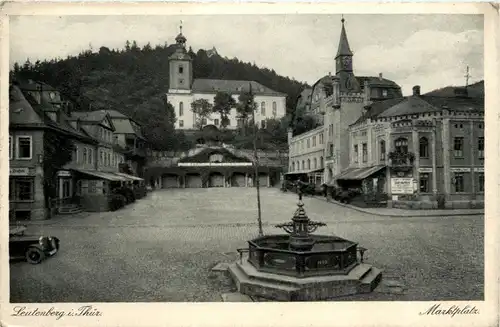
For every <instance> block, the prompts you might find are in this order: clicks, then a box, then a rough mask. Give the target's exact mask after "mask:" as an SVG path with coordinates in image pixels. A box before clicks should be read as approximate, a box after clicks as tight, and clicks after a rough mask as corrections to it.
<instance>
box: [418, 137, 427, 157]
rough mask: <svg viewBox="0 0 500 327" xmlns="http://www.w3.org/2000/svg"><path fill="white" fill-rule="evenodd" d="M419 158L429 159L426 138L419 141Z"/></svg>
mask: <svg viewBox="0 0 500 327" xmlns="http://www.w3.org/2000/svg"><path fill="white" fill-rule="evenodd" d="M419 152H420V153H419V154H420V158H429V140H427V138H426V137H421V138H420V141H419Z"/></svg>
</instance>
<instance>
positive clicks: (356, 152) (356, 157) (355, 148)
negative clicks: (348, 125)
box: [354, 144, 358, 163]
mask: <svg viewBox="0 0 500 327" xmlns="http://www.w3.org/2000/svg"><path fill="white" fill-rule="evenodd" d="M354 163H358V145H357V144H356V145H354Z"/></svg>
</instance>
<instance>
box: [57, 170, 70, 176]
mask: <svg viewBox="0 0 500 327" xmlns="http://www.w3.org/2000/svg"><path fill="white" fill-rule="evenodd" d="M57 176H59V177H71V172H70V171H67V170H59V171H58V172H57Z"/></svg>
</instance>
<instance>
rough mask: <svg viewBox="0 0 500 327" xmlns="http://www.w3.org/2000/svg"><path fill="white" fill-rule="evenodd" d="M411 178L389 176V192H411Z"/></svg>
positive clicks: (412, 187) (412, 189)
mask: <svg viewBox="0 0 500 327" xmlns="http://www.w3.org/2000/svg"><path fill="white" fill-rule="evenodd" d="M413 191H414V185H413V178H391V192H392V193H393V194H413Z"/></svg>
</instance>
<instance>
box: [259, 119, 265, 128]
mask: <svg viewBox="0 0 500 327" xmlns="http://www.w3.org/2000/svg"><path fill="white" fill-rule="evenodd" d="M260 128H266V121H265V120H261V121H260Z"/></svg>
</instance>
